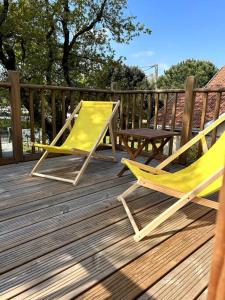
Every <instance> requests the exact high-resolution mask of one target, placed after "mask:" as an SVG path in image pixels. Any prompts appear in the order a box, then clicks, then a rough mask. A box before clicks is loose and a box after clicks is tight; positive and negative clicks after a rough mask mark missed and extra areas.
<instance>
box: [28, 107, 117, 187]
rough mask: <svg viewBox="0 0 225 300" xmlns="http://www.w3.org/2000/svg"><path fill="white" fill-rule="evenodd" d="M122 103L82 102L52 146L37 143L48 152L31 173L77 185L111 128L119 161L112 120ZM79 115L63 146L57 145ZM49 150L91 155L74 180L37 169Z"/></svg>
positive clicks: (113, 146)
mask: <svg viewBox="0 0 225 300" xmlns="http://www.w3.org/2000/svg"><path fill="white" fill-rule="evenodd" d="M118 106H119V102H106V101H104V102H103V101H81V102H80V103H79V105H78V106H77V107H76V108H75V110H74V111H73V113H72V114H71V116H70V118H69V119H68V120H67V122H66V123H65V125H64V126H63V128H62V129H61V130H60V132H59V133H58V134H57V136H56V137H55V139H54V140H53V142H52V143H51V144H50V145H44V144H38V143H34V144H33V145H34V146H35V147H38V148H42V149H45V150H46V152H45V153H44V155H43V156H42V158H41V159H40V161H39V162H38V163H37V165H36V166H35V167H34V169H33V170H32V172H31V175H36V176H41V177H47V178H51V179H56V180H62V181H66V182H72V183H73V184H74V185H75V184H77V183H78V180H79V179H80V177H81V175H82V174H83V172H84V170H85V168H86V167H87V164H88V162H89V160H90V158H91V157H92V156H95V157H96V154H95V151H96V148H97V147H98V145H99V144H100V143H101V141H102V139H103V137H104V135H105V133H106V131H107V129H108V128H109V131H110V136H111V140H112V150H113V153H114V158H113V159H114V160H115V145H114V138H113V132H112V126H111V121H112V118H113V116H114V115H115V113H116V111H117V109H118ZM77 114H78V116H77V117H76V120H75V122H74V125H73V127H72V129H71V131H70V134H69V135H68V137H67V138H66V140H65V142H64V143H63V144H62V145H61V146H56V145H55V144H56V143H57V141H58V140H59V138H60V137H61V136H62V134H63V132H64V131H65V130H66V129H67V128H68V127H69V126H70V123H71V121H72V120H73V119H74V117H75V116H76V115H77ZM49 152H51V153H61V154H79V155H84V156H87V158H86V160H85V162H84V164H83V166H82V168H81V170H80V171H78V172H77V173H78V174H77V176H76V178H75V180H70V179H64V178H60V177H55V176H50V175H46V174H41V173H37V172H36V169H37V167H39V166H40V162H42V161H43V159H44V158H46V156H47V154H48V153H49ZM98 157H99V156H98ZM106 158H107V157H106ZM110 158H112V157H110Z"/></svg>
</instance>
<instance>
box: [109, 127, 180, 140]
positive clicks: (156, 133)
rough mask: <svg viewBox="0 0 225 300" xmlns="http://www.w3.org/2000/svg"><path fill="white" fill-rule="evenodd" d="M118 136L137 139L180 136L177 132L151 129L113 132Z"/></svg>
mask: <svg viewBox="0 0 225 300" xmlns="http://www.w3.org/2000/svg"><path fill="white" fill-rule="evenodd" d="M115 133H116V134H118V135H124V136H133V137H137V138H145V139H146V138H147V139H157V138H167V137H172V136H174V135H180V133H179V132H174V131H167V130H162V129H151V128H135V129H124V130H119V131H115Z"/></svg>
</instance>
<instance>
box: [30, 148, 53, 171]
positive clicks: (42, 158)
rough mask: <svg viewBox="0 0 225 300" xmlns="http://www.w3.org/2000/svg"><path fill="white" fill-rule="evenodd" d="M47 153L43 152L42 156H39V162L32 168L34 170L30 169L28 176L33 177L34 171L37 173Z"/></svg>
mask: <svg viewBox="0 0 225 300" xmlns="http://www.w3.org/2000/svg"><path fill="white" fill-rule="evenodd" d="M48 153H49V152H48V151H45V152H44V154H43V155H42V156H41V158H40V159H39V161H38V162H37V163H36V165H35V166H34V168H33V169H32V171H31V173H30V175H31V176H33V174H34V173H35V171H37V169H38V168H40V167H41V165H42V164H43V163H44V160H45V158H46V157H47V156H48Z"/></svg>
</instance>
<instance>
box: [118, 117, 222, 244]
mask: <svg viewBox="0 0 225 300" xmlns="http://www.w3.org/2000/svg"><path fill="white" fill-rule="evenodd" d="M224 121H225V116H221V117H220V118H218V119H217V120H216V121H215V122H214V123H213V124H211V125H209V126H208V127H207V128H205V129H204V130H202V131H201V132H199V133H198V134H197V135H196V136H195V137H194V138H193V139H191V140H190V141H189V142H188V143H186V144H185V145H183V146H182V147H181V148H180V149H179V150H177V151H176V152H175V153H174V154H172V155H171V156H169V157H168V158H167V159H165V160H164V161H163V162H162V163H160V164H159V165H158V166H157V167H156V168H153V167H150V166H147V165H144V164H141V163H138V162H136V161H132V164H134V165H135V166H137V167H139V168H140V169H142V170H144V171H147V172H149V173H151V174H155V175H157V174H163V173H168V172H166V171H164V170H162V169H163V168H164V167H166V166H167V165H168V164H170V163H171V162H172V161H173V160H174V159H176V158H177V157H179V156H180V155H181V154H182V153H184V152H185V151H186V150H188V149H189V148H190V147H191V146H193V145H194V144H195V143H197V142H199V141H201V143H202V149H203V152H204V153H205V152H206V151H208V147H207V142H206V138H205V136H206V135H207V134H208V133H209V132H210V131H212V130H215V128H216V127H217V126H219V125H220V124H221V123H222V122H224ZM122 161H123V160H122ZM223 171H224V167H223V168H221V169H220V170H218V171H217V172H215V173H214V174H213V175H212V176H211V177H209V178H207V180H205V181H204V182H201V183H200V184H199V185H198V186H196V187H195V188H194V189H193V190H192V191H190V192H188V193H181V192H179V191H177V190H173V189H171V188H168V187H165V186H163V185H160V184H155V183H153V182H151V181H150V180H146V179H145V180H144V179H139V180H137V182H136V183H134V184H133V185H132V186H131V187H130V188H128V189H127V190H126V191H125V192H124V193H122V194H121V195H120V196H119V197H118V200H119V201H121V202H122V204H123V206H124V209H125V211H126V213H127V216H128V218H129V220H130V222H131V225H132V227H133V229H134V232H135V235H134V240H135V241H136V242H138V241H140V240H142V239H143V238H144V237H145V236H147V235H148V234H149V233H150V232H151V231H152V230H154V229H155V228H156V227H158V226H159V225H160V224H161V223H163V222H164V221H165V220H167V219H168V218H169V217H170V216H172V215H173V214H174V213H175V212H176V211H178V210H179V209H180V208H182V207H183V206H184V205H186V204H187V203H189V202H195V203H197V204H200V205H204V206H207V207H210V208H213V209H218V203H217V202H214V201H212V200H209V199H206V198H201V197H197V195H198V194H199V193H200V192H201V191H202V190H204V188H205V187H207V186H208V185H209V184H211V183H212V182H214V181H215V180H216V179H217V178H219V177H220V176H221V175H222V174H223ZM141 186H143V187H146V188H150V189H153V190H155V191H158V192H161V193H165V194H167V195H170V196H172V197H176V198H178V199H179V200H178V201H177V202H176V203H174V204H173V205H172V206H170V207H169V208H168V209H166V210H165V211H164V212H163V213H161V214H160V215H159V216H158V217H156V218H155V219H154V220H153V221H152V222H150V223H149V224H147V225H146V226H145V227H144V228H142V229H139V228H138V226H137V223H136V222H135V220H134V217H133V216H132V213H131V211H130V209H129V207H128V205H127V203H126V200H125V197H127V196H128V195H129V194H131V193H132V192H134V191H135V190H136V189H137V188H138V187H141Z"/></svg>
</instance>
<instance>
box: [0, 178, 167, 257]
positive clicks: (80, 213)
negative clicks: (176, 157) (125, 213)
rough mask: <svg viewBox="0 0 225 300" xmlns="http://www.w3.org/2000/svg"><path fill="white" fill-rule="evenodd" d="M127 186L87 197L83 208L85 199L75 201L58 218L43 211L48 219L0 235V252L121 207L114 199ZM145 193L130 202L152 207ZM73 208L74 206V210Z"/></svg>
mask: <svg viewBox="0 0 225 300" xmlns="http://www.w3.org/2000/svg"><path fill="white" fill-rule="evenodd" d="M128 186H130V184H125V185H122V186H119V188H117V187H116V188H115V189H113V190H111V195H110V196H108V197H107V195H104V193H105V191H104V193H101V192H99V193H98V194H97V195H96V194H94V195H92V197H91V196H90V195H88V200H89V204H88V203H87V204H86V205H85V206H82V205H81V201H82V200H83V202H84V201H85V200H86V199H85V197H84V198H81V199H79V200H80V202H78V203H76V201H75V203H74V204H75V205H70V206H67V207H66V206H64V212H63V213H61V214H60V215H58V216H54V217H50V216H49V212H48V211H47V212H46V211H45V210H44V213H47V215H48V216H49V218H48V219H46V220H44V221H41V222H37V223H34V224H31V225H29V226H25V227H23V228H21V229H16V230H14V231H12V232H8V233H6V234H2V235H0V252H2V251H5V250H7V249H10V248H12V247H15V246H17V245H20V244H23V243H25V242H28V241H31V240H33V239H37V238H39V237H41V236H44V235H46V234H48V233H51V232H54V231H57V230H60V229H62V228H64V227H68V226H71V225H75V224H76V223H78V222H80V221H82V220H85V219H88V218H90V217H93V216H95V215H99V214H100V213H103V212H109V213H110V210H111V209H113V208H116V207H119V206H121V205H120V203H119V201H118V200H117V199H116V197H117V196H118V194H119V193H121V192H122V191H124V189H126V188H128ZM146 192H147V191H146V190H143V189H140V190H139V192H138V193H136V194H135V195H133V196H132V197H130V201H131V200H135V201H134V203H135V204H136V202H137V203H138V204H139V203H140V205H141V204H142V209H143V208H146V207H149V206H152V204H154V203H155V202H156V201H154V199H153V201H149V196H150V195H151V193H152V192H150V193H146ZM146 194H147V195H146ZM141 197H144V199H139V198H141ZM86 198H87V197H86ZM167 198H168V197H167V196H164V195H163V199H167ZM137 199H138V201H137ZM72 204H73V203H72ZM64 205H65V204H64ZM67 205H68V204H67ZM73 206H75V208H74V209H73ZM77 206H78V207H77ZM79 206H80V207H79ZM69 207H70V208H69ZM140 207H141V206H140ZM54 208H55V207H54ZM54 208H53V209H54ZM68 210H69V211H68ZM120 210H121V209H120ZM38 212H39V211H38ZM54 212H55V210H54ZM100 218H101V217H100ZM13 225H14V224H13Z"/></svg>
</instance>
